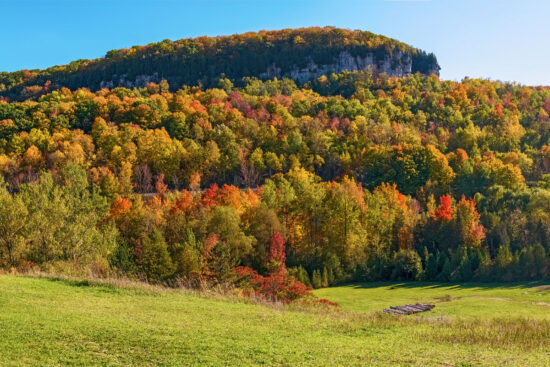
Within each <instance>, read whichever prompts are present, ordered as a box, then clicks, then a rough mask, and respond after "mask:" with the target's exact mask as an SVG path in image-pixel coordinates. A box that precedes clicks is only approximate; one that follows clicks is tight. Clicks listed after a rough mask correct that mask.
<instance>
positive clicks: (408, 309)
mask: <svg viewBox="0 0 550 367" xmlns="http://www.w3.org/2000/svg"><path fill="white" fill-rule="evenodd" d="M434 307H435V305H431V304H427V303H416V304H414V305H411V304H408V305H404V306H390V307H389V308H385V309H383V310H382V312H385V313H389V314H392V315H411V314H413V313H419V312H426V311H430V310H431V309H433V308H434Z"/></svg>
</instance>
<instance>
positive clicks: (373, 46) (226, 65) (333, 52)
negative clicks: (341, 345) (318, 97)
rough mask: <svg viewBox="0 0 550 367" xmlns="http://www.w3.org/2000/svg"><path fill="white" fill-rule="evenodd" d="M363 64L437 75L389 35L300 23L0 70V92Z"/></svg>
mask: <svg viewBox="0 0 550 367" xmlns="http://www.w3.org/2000/svg"><path fill="white" fill-rule="evenodd" d="M366 67H371V68H372V69H373V70H376V71H379V72H386V73H388V74H390V75H396V76H403V75H409V74H411V73H416V72H419V73H424V74H431V73H436V74H438V73H439V65H438V63H437V60H436V58H435V56H434V55H433V54H426V52H424V51H422V50H419V49H416V48H413V47H411V46H409V45H406V44H404V43H402V42H399V41H396V40H394V39H390V38H387V37H384V36H380V35H375V34H373V33H370V32H366V31H358V30H356V31H350V30H345V29H339V28H333V27H325V28H303V29H284V30H281V31H261V32H258V33H253V32H249V33H245V34H240V35H232V36H223V37H199V38H193V39H191V38H188V39H181V40H178V41H170V40H164V41H162V42H158V43H152V44H149V45H146V46H134V47H132V48H130V49H120V50H112V51H109V52H107V54H106V55H105V57H103V58H99V59H95V60H78V61H74V62H72V63H70V64H68V65H63V66H54V67H51V68H48V69H45V70H21V71H18V72H12V73H7V72H3V73H1V74H0V96H4V97H9V98H10V99H25V98H29V97H34V96H36V95H40V94H42V93H43V92H44V91H47V90H54V89H58V88H60V87H67V88H70V89H77V88H81V87H86V88H88V89H90V90H92V91H96V90H99V89H101V88H114V87H128V88H132V87H144V86H146V85H147V83H149V82H156V83H159V82H160V81H161V80H163V79H164V80H167V81H168V83H169V84H170V85H171V86H172V87H173V88H174V90H175V89H177V88H180V87H181V86H182V85H190V86H193V85H198V84H199V83H200V84H202V85H203V86H204V87H215V86H217V85H218V80H219V79H220V78H222V77H226V78H229V79H230V80H231V81H233V82H236V83H240V82H241V79H242V78H243V77H258V78H262V79H272V78H274V77H277V78H282V77H289V78H292V79H294V80H296V81H297V82H300V83H304V82H306V81H308V80H310V79H313V78H316V77H318V76H320V75H324V74H326V75H329V74H331V73H340V72H342V71H343V70H349V71H353V70H360V69H364V68H366Z"/></svg>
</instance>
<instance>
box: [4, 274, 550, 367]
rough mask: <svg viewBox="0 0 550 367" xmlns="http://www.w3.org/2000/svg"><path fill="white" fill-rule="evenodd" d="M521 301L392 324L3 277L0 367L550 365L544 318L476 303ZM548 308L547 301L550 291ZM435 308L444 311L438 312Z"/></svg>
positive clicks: (479, 291)
mask: <svg viewBox="0 0 550 367" xmlns="http://www.w3.org/2000/svg"><path fill="white" fill-rule="evenodd" d="M365 286H367V285H365ZM433 286H434V285H431V286H428V287H427V288H424V287H417V288H415V289H414V293H415V295H414V299H416V298H417V297H422V294H423V292H424V290H425V289H427V295H426V298H428V297H429V298H431V297H433V296H435V295H436V293H434V292H433V290H432V291H430V288H432V287H433ZM336 290H337V289H336ZM525 291H528V292H529V293H530V294H531V293H533V296H535V297H536V293H535V292H534V290H533V289H532V288H522V287H517V288H515V287H514V288H506V287H505V288H498V287H497V288H496V289H495V290H491V289H484V288H473V289H471V290H469V289H468V288H467V287H466V288H464V289H463V291H462V292H461V295H462V296H463V297H470V298H469V299H470V302H471V303H470V307H469V309H468V310H469V311H470V314H469V315H468V317H466V316H463V315H462V314H461V310H462V309H455V313H454V314H453V313H452V312H451V313H450V312H448V310H451V309H452V308H450V307H449V306H446V305H448V304H452V303H453V301H451V302H443V303H442V302H441V301H438V300H435V301H436V302H437V303H436V308H435V310H434V312H433V315H432V314H426V315H413V316H408V317H399V318H395V317H392V316H384V315H380V314H377V313H357V312H349V311H345V310H339V311H330V312H326V311H325V310H308V311H306V310H300V309H297V308H296V307H295V308H286V307H283V308H273V307H266V306H261V305H255V304H250V303H246V302H244V301H242V300H238V299H227V298H224V297H217V298H212V297H208V296H204V295H202V296H199V295H197V294H193V293H188V292H184V291H169V290H158V289H152V288H150V287H144V286H139V287H135V286H134V287H125V288H120V287H116V286H110V285H101V284H97V283H93V282H76V281H59V280H57V281H55V280H49V279H37V278H25V277H14V276H5V275H4V276H0V307H1V309H2V312H0V329H1V330H2V338H0V364H1V365H3V366H13V367H15V366H29V365H48V366H62V365H72V366H85V365H92V364H93V365H101V366H195V365H196V366H228V365H260V364H261V365H266V366H281V365H283V366H286V365H293V366H334V365H346V366H364V365H365V364H367V365H376V366H441V365H448V366H470V365H483V366H502V365H503V364H508V365H515V366H519V365H523V366H527V365H529V366H535V365H536V366H544V365H548V363H550V360H549V356H548V353H547V351H548V338H549V337H550V335H548V332H549V330H550V328H549V327H548V326H549V325H548V323H549V319H548V312H546V311H545V310H542V308H543V306H532V307H534V308H532V310H536V307H539V308H540V309H539V310H537V314H536V315H535V314H533V317H532V318H529V319H525V318H518V317H516V316H510V315H506V318H501V317H495V316H492V315H491V314H487V313H485V312H483V310H484V309H485V308H487V307H488V305H489V304H490V305H492V307H496V308H499V307H506V304H507V302H506V301H500V302H499V301H494V300H493V301H491V300H489V301H488V300H487V299H486V298H484V296H487V297H494V293H495V292H497V293H498V295H499V297H517V294H521V292H525ZM395 292H397V293H395ZM395 292H393V293H392V290H390V289H389V288H388V287H381V288H378V289H377V288H376V287H375V288H373V289H372V290H371V292H370V293H369V295H368V297H367V296H365V297H363V298H361V297H357V298H356V299H355V302H356V303H357V304H360V305H369V304H370V302H371V301H370V298H373V297H375V298H378V299H383V298H388V299H391V302H401V303H407V302H409V301H410V300H411V299H412V296H411V293H412V292H405V295H402V296H401V297H399V295H398V293H400V291H399V290H396V291H395ZM445 292H453V291H452V290H445V289H442V290H441V291H440V294H445ZM335 293H336V292H335ZM538 293H540V291H539V292H538ZM454 294H455V293H453V297H454ZM355 295H356V296H357V294H355ZM544 297H545V299H547V298H548V295H547V291H546V292H545V296H544ZM539 298H541V297H539ZM463 304H464V303H463ZM376 307H379V306H375V308H376ZM440 307H441V308H443V307H446V308H445V311H442V312H441V311H438V310H439V308H440ZM457 310H458V312H456V311H457ZM509 310H510V308H509ZM465 314H466V313H465ZM501 314H502V313H501ZM535 316H536V318H535ZM479 325H481V327H480V326H479Z"/></svg>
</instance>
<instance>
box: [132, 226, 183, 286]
mask: <svg viewBox="0 0 550 367" xmlns="http://www.w3.org/2000/svg"><path fill="white" fill-rule="evenodd" d="M140 252H141V253H140V255H139V257H138V264H139V268H140V270H141V271H142V272H143V274H144V275H145V277H146V279H147V280H148V281H151V282H161V281H163V280H166V279H168V278H169V277H171V276H172V275H173V273H174V270H175V266H174V264H173V263H172V259H171V258H170V254H169V252H168V246H167V245H166V241H165V240H164V237H163V236H162V233H160V231H158V230H154V231H153V232H151V234H150V235H149V236H147V237H145V238H143V240H142V242H141V246H140Z"/></svg>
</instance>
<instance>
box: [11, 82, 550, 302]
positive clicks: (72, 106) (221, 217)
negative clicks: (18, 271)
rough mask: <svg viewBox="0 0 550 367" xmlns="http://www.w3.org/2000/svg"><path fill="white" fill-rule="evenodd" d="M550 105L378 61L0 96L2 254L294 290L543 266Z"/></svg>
mask: <svg viewBox="0 0 550 367" xmlns="http://www.w3.org/2000/svg"><path fill="white" fill-rule="evenodd" d="M549 112H550V90H549V89H548V88H531V87H523V86H519V85H513V84H503V83H499V82H491V81H486V80H464V81H463V82H461V83H456V82H450V81H445V82H441V81H440V80H439V79H438V78H437V77H436V76H430V77H426V76H421V75H413V76H410V77H407V78H393V77H387V76H385V75H378V76H375V75H373V74H372V73H369V72H356V73H343V74H339V75H330V76H328V77H320V78H318V79H317V80H315V81H313V82H311V83H309V84H308V85H306V86H305V87H303V88H298V87H297V86H296V84H295V83H294V82H293V81H291V80H288V79H283V80H270V81H260V80H258V79H247V81H246V84H245V85H244V86H243V87H242V88H235V87H234V86H233V84H232V83H231V81H230V80H228V79H221V80H220V81H219V88H213V89H207V90H202V89H200V88H198V87H195V88H186V89H182V90H179V91H176V92H170V88H169V86H168V83H167V82H165V81H164V82H161V83H159V84H155V83H150V84H149V85H148V86H147V87H144V88H135V89H125V88H115V89H113V90H101V91H98V92H96V93H92V92H90V91H88V90H86V89H79V90H76V91H70V90H68V89H62V90H59V91H53V92H50V93H47V94H45V95H43V96H42V97H40V98H39V99H38V100H36V101H34V100H26V101H23V102H11V103H8V102H5V101H4V102H0V172H1V173H2V176H3V177H4V181H5V185H3V187H4V188H3V191H2V204H1V208H0V210H1V211H3V212H2V213H0V222H2V223H0V231H2V233H0V245H1V246H2V247H1V250H0V251H1V255H0V258H1V260H0V261H1V264H2V266H3V267H8V268H9V267H19V268H25V267H27V268H29V267H31V268H32V267H41V268H43V269H57V270H56V271H65V272H79V271H93V272H96V273H100V274H108V273H110V272H120V273H123V274H126V275H129V276H136V277H140V276H142V277H145V278H147V279H148V280H150V281H165V282H170V281H173V280H175V279H180V278H189V279H207V280H208V281H210V282H214V283H215V282H235V283H236V284H239V285H240V286H241V287H243V288H248V289H249V290H250V291H254V292H260V293H262V294H266V295H269V296H270V297H282V298H285V299H293V298H294V297H298V296H299V295H300V294H303V293H304V292H307V289H306V288H305V287H303V286H302V284H305V285H312V286H314V287H321V286H326V285H330V284H334V283H337V282H344V281H358V280H387V279H396V280H397V279H426V280H438V281H468V280H484V281H488V280H505V281H512V280H527V279H542V278H547V277H548V276H549V272H550V265H549V259H550V216H549V215H548V213H549V212H550V191H548V189H549V187H550V186H549V185H550V176H549V175H548V173H549V171H550V163H549V162H550V160H549V159H550V149H549V147H548V138H549V132H550V131H549V128H548V127H549V126H550V118H549ZM59 218H61V219H59ZM18 219H19V220H18ZM48 226H50V227H49V228H48ZM10 238H11V239H10ZM60 269H61V270H60ZM63 269H64V270H63ZM296 279H297V280H298V281H296Z"/></svg>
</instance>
